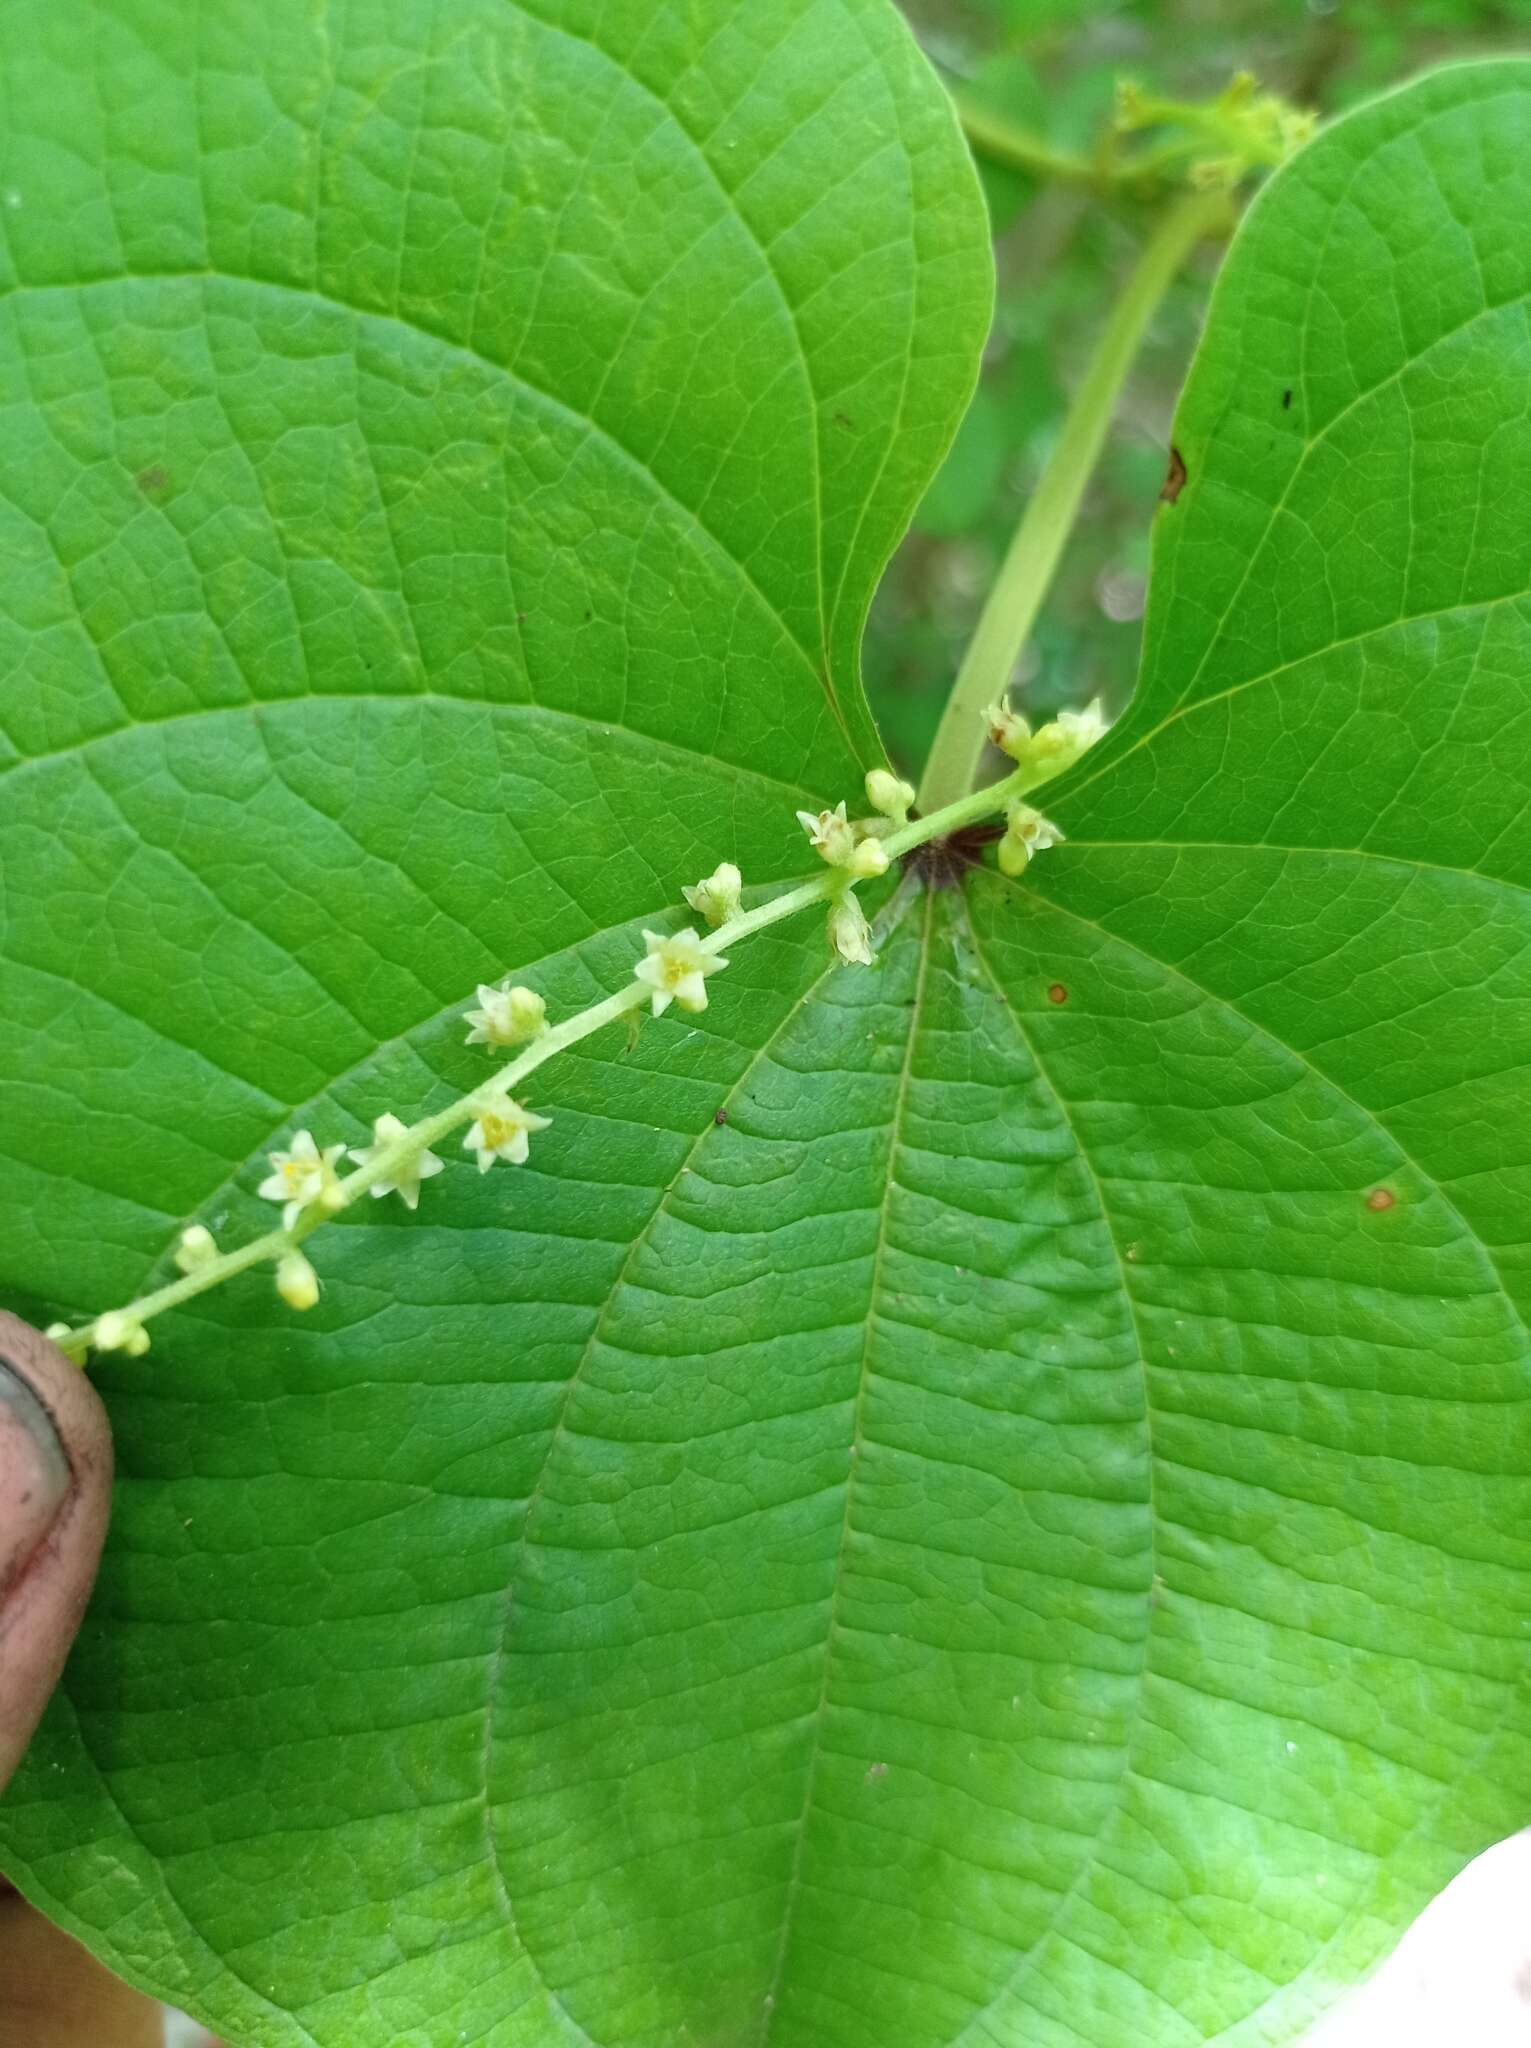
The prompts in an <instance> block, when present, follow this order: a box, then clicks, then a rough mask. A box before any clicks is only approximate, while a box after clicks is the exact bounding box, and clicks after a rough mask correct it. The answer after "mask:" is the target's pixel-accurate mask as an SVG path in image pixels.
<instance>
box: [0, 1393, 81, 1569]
mask: <svg viewBox="0 0 1531 2048" xmlns="http://www.w3.org/2000/svg"><path fill="white" fill-rule="evenodd" d="M70 1476H71V1475H70V1471H69V1460H68V1459H67V1458H66V1457H65V1456H64V1447H63V1445H62V1444H61V1443H60V1442H59V1440H58V1431H57V1430H56V1429H55V1428H54V1427H53V1419H52V1417H51V1416H50V1415H49V1413H48V1411H47V1409H46V1408H44V1406H43V1404H42V1402H41V1401H39V1400H38V1398H37V1396H36V1395H35V1394H34V1393H33V1392H32V1389H31V1388H30V1387H29V1386H28V1385H27V1383H26V1381H25V1380H24V1379H23V1378H22V1377H21V1374H20V1373H19V1372H17V1370H16V1368H15V1367H14V1366H13V1365H12V1364H11V1363H10V1361H9V1360H8V1359H7V1358H5V1357H4V1356H3V1355H0V1529H3V1530H4V1531H5V1541H4V1548H3V1549H0V1602H3V1601H4V1600H5V1598H6V1596H7V1595H8V1594H9V1592H10V1590H11V1588H12V1587H13V1586H14V1585H15V1583H16V1581H17V1580H18V1579H19V1578H20V1577H21V1575H22V1573H23V1572H24V1571H25V1570H26V1568H27V1566H28V1565H29V1564H30V1563H31V1561H32V1559H33V1558H34V1557H35V1556H36V1554H37V1550H38V1546H39V1545H40V1544H41V1543H42V1541H43V1539H44V1538H45V1537H46V1536H47V1534H48V1531H49V1530H50V1529H51V1528H52V1527H53V1524H54V1523H55V1522H56V1521H57V1519H58V1515H59V1510H60V1509H61V1508H62V1507H63V1505H64V1502H65V1501H66V1499H67V1498H68V1496H69V1482H70Z"/></svg>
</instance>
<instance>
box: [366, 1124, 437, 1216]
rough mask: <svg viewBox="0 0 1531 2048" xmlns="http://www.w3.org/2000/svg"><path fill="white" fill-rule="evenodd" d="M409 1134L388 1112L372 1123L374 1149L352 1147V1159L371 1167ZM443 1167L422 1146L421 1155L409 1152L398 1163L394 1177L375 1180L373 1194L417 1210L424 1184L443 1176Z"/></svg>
mask: <svg viewBox="0 0 1531 2048" xmlns="http://www.w3.org/2000/svg"><path fill="white" fill-rule="evenodd" d="M408 1130H409V1126H408V1125H407V1124H404V1123H401V1122H400V1121H399V1119H398V1118H397V1117H396V1116H393V1115H392V1114H390V1113H389V1112H388V1111H387V1110H385V1111H384V1112H383V1114H382V1115H381V1116H378V1117H374V1118H373V1119H372V1136H373V1139H374V1140H375V1142H374V1143H373V1144H371V1145H353V1146H352V1147H351V1157H352V1158H353V1159H354V1160H355V1161H356V1163H357V1165H358V1166H370V1165H371V1164H372V1162H373V1160H374V1159H376V1158H377V1156H378V1155H379V1153H381V1152H386V1151H388V1150H389V1149H390V1148H391V1147H392V1146H393V1145H394V1144H395V1143H396V1142H397V1140H398V1139H400V1138H402V1137H404V1136H406V1135H407V1133H408ZM444 1163H445V1162H444V1161H442V1160H440V1159H438V1158H437V1157H436V1155H435V1153H434V1152H429V1151H427V1150H426V1148H425V1146H423V1145H422V1146H420V1148H419V1149H418V1151H414V1152H406V1153H405V1154H404V1155H403V1157H402V1158H401V1159H398V1160H396V1161H395V1162H394V1167H393V1171H392V1173H391V1174H385V1175H384V1176H383V1178H382V1179H381V1180H375V1181H374V1182H373V1183H372V1193H373V1194H374V1195H378V1196H382V1195H398V1196H399V1197H400V1198H401V1199H402V1201H403V1203H404V1206H405V1208H406V1209H415V1208H418V1207H419V1204H420V1183H421V1181H423V1180H431V1179H433V1178H434V1177H435V1175H437V1174H438V1173H440V1171H441V1169H442V1166H443V1164H444Z"/></svg>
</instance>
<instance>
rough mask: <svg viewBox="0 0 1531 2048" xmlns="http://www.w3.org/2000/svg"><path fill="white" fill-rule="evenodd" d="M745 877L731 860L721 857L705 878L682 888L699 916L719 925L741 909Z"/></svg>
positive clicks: (735, 915)
mask: <svg viewBox="0 0 1531 2048" xmlns="http://www.w3.org/2000/svg"><path fill="white" fill-rule="evenodd" d="M743 886H744V877H743V875H741V874H740V872H739V870H738V869H737V868H736V867H735V866H734V864H733V862H732V861H731V860H725V861H720V862H719V863H718V865H717V866H716V867H715V868H714V869H713V871H712V873H711V874H710V875H709V876H708V877H707V879H706V881H705V882H694V883H692V884H691V886H690V887H689V888H685V889H682V890H681V892H680V893H681V894H682V896H684V897H685V899H686V901H687V902H688V903H689V904H690V906H691V908H692V909H693V910H694V911H695V912H696V914H697V915H698V917H705V918H706V920H707V922H708V923H709V924H710V925H711V926H712V927H713V928H714V929H716V928H717V927H718V926H719V925H720V924H727V922H728V920H729V919H730V918H731V917H737V915H738V913H739V891H740V890H741V889H742V888H743Z"/></svg>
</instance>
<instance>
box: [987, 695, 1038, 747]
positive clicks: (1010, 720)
mask: <svg viewBox="0 0 1531 2048" xmlns="http://www.w3.org/2000/svg"><path fill="white" fill-rule="evenodd" d="M983 722H984V725H985V727H986V728H987V731H988V734H989V738H990V739H991V740H992V741H993V742H994V744H995V746H996V747H998V748H999V750H1000V752H1001V753H1002V754H1009V755H1010V756H1011V758H1012V759H1013V760H1019V759H1020V749H1021V748H1022V747H1023V746H1024V745H1025V743H1026V741H1027V740H1029V739H1030V738H1031V727H1030V726H1029V725H1028V724H1027V723H1026V721H1025V719H1024V718H1022V717H1021V715H1020V713H1019V712H1018V711H1012V710H1011V709H1010V699H1009V693H1008V692H1004V693H1002V694H1001V696H1000V699H999V702H998V703H997V704H990V705H987V706H986V707H985V709H984V714H983Z"/></svg>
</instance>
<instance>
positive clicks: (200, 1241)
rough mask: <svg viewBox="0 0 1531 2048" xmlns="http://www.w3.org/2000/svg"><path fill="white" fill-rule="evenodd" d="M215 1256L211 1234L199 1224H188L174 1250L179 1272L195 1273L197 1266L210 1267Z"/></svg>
mask: <svg viewBox="0 0 1531 2048" xmlns="http://www.w3.org/2000/svg"><path fill="white" fill-rule="evenodd" d="M217 1256H218V1246H217V1242H216V1240H215V1239H214V1237H213V1233H212V1232H211V1231H210V1230H208V1229H207V1228H206V1227H205V1226H204V1225H203V1224H201V1223H189V1224H188V1225H187V1226H186V1228H185V1229H184V1230H183V1231H182V1232H181V1237H180V1242H179V1243H178V1244H177V1245H176V1248H175V1262H176V1264H177V1265H178V1266H179V1267H180V1269H181V1271H182V1272H183V1273H195V1272H196V1270H197V1268H198V1267H199V1266H206V1265H210V1264H211V1263H212V1261H213V1260H214V1259H216V1258H217Z"/></svg>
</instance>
